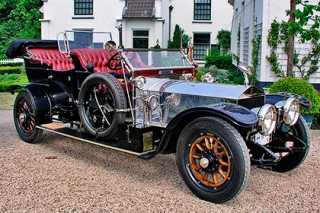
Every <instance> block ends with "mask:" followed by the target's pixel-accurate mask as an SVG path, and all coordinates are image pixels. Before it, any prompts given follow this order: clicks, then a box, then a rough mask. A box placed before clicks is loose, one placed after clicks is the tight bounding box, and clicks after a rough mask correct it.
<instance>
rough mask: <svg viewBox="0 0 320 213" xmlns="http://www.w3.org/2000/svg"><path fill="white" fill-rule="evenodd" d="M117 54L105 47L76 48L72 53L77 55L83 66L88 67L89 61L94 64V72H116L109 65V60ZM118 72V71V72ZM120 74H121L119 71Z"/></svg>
mask: <svg viewBox="0 0 320 213" xmlns="http://www.w3.org/2000/svg"><path fill="white" fill-rule="evenodd" d="M113 54H115V51H114V52H108V51H106V50H104V49H75V50H72V51H71V55H73V56H77V57H78V58H79V61H80V63H81V66H82V67H83V68H86V66H87V64H88V63H89V62H91V63H93V65H94V70H93V71H94V72H115V71H114V70H110V69H109V68H108V67H107V62H108V61H109V59H110V58H111V56H113ZM117 73H118V72H117ZM118 74H121V72H120V71H119V73H118Z"/></svg>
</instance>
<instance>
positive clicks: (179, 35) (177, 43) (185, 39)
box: [168, 24, 191, 49]
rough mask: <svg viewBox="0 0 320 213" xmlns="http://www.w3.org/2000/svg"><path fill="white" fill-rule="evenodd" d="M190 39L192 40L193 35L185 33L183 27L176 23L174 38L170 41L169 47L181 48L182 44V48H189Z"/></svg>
mask: <svg viewBox="0 0 320 213" xmlns="http://www.w3.org/2000/svg"><path fill="white" fill-rule="evenodd" d="M181 39H182V41H181ZM190 40H191V37H190V36H188V35H187V34H184V32H183V29H181V28H180V26H179V25H178V24H176V26H175V28H174V32H173V38H172V40H169V41H168V48H169V49H179V48H181V45H182V48H187V47H188V43H189V41H190Z"/></svg>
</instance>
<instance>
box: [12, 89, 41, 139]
mask: <svg viewBox="0 0 320 213" xmlns="http://www.w3.org/2000/svg"><path fill="white" fill-rule="evenodd" d="M35 112H36V111H35V107H34V105H33V104H32V101H31V99H30V97H29V95H28V94H27V93H26V92H20V93H19V94H18V95H17V97H16V99H15V102H14V107H13V119H14V125H15V127H16V130H17V132H18V135H19V137H20V138H21V140H23V141H24V142H27V143H36V142H38V141H39V140H40V139H41V136H42V130H41V129H38V128H36V114H35Z"/></svg>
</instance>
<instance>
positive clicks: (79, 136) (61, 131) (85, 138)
mask: <svg viewBox="0 0 320 213" xmlns="http://www.w3.org/2000/svg"><path fill="white" fill-rule="evenodd" d="M37 128H38V129H42V130H45V131H48V132H52V133H55V134H58V135H62V136H65V137H68V138H72V139H76V140H79V141H82V142H86V143H90V144H93V145H97V146H101V147H104V148H107V149H112V150H116V151H120V152H124V153H127V154H131V155H136V156H143V155H147V154H150V153H152V152H154V151H155V150H150V151H146V152H134V151H130V150H127V149H122V148H119V147H117V146H116V142H115V141H109V142H107V141H101V140H99V139H96V138H93V137H92V136H91V135H88V134H84V133H81V132H78V131H77V130H75V129H71V128H68V127H65V126H64V125H62V124H57V123H49V124H42V125H40V126H37Z"/></svg>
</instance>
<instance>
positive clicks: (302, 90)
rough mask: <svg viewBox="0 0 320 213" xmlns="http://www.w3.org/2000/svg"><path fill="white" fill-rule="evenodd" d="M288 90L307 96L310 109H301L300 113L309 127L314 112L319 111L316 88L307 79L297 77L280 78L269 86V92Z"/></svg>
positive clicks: (319, 103) (319, 99) (318, 98)
mask: <svg viewBox="0 0 320 213" xmlns="http://www.w3.org/2000/svg"><path fill="white" fill-rule="evenodd" d="M274 92H290V93H295V94H298V95H301V96H303V97H305V98H308V99H309V100H310V101H311V102H312V104H313V107H312V108H311V109H307V110H306V109H303V108H302V109H301V114H302V115H303V117H304V118H305V120H306V121H307V124H308V126H309V128H310V126H311V124H312V119H313V115H314V114H318V113H319V111H320V97H319V94H318V92H317V90H316V89H315V88H314V87H313V86H312V84H310V83H309V82H308V81H306V80H303V79H298V78H281V79H279V80H278V81H276V82H275V83H274V84H272V86H271V87H270V93H274Z"/></svg>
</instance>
